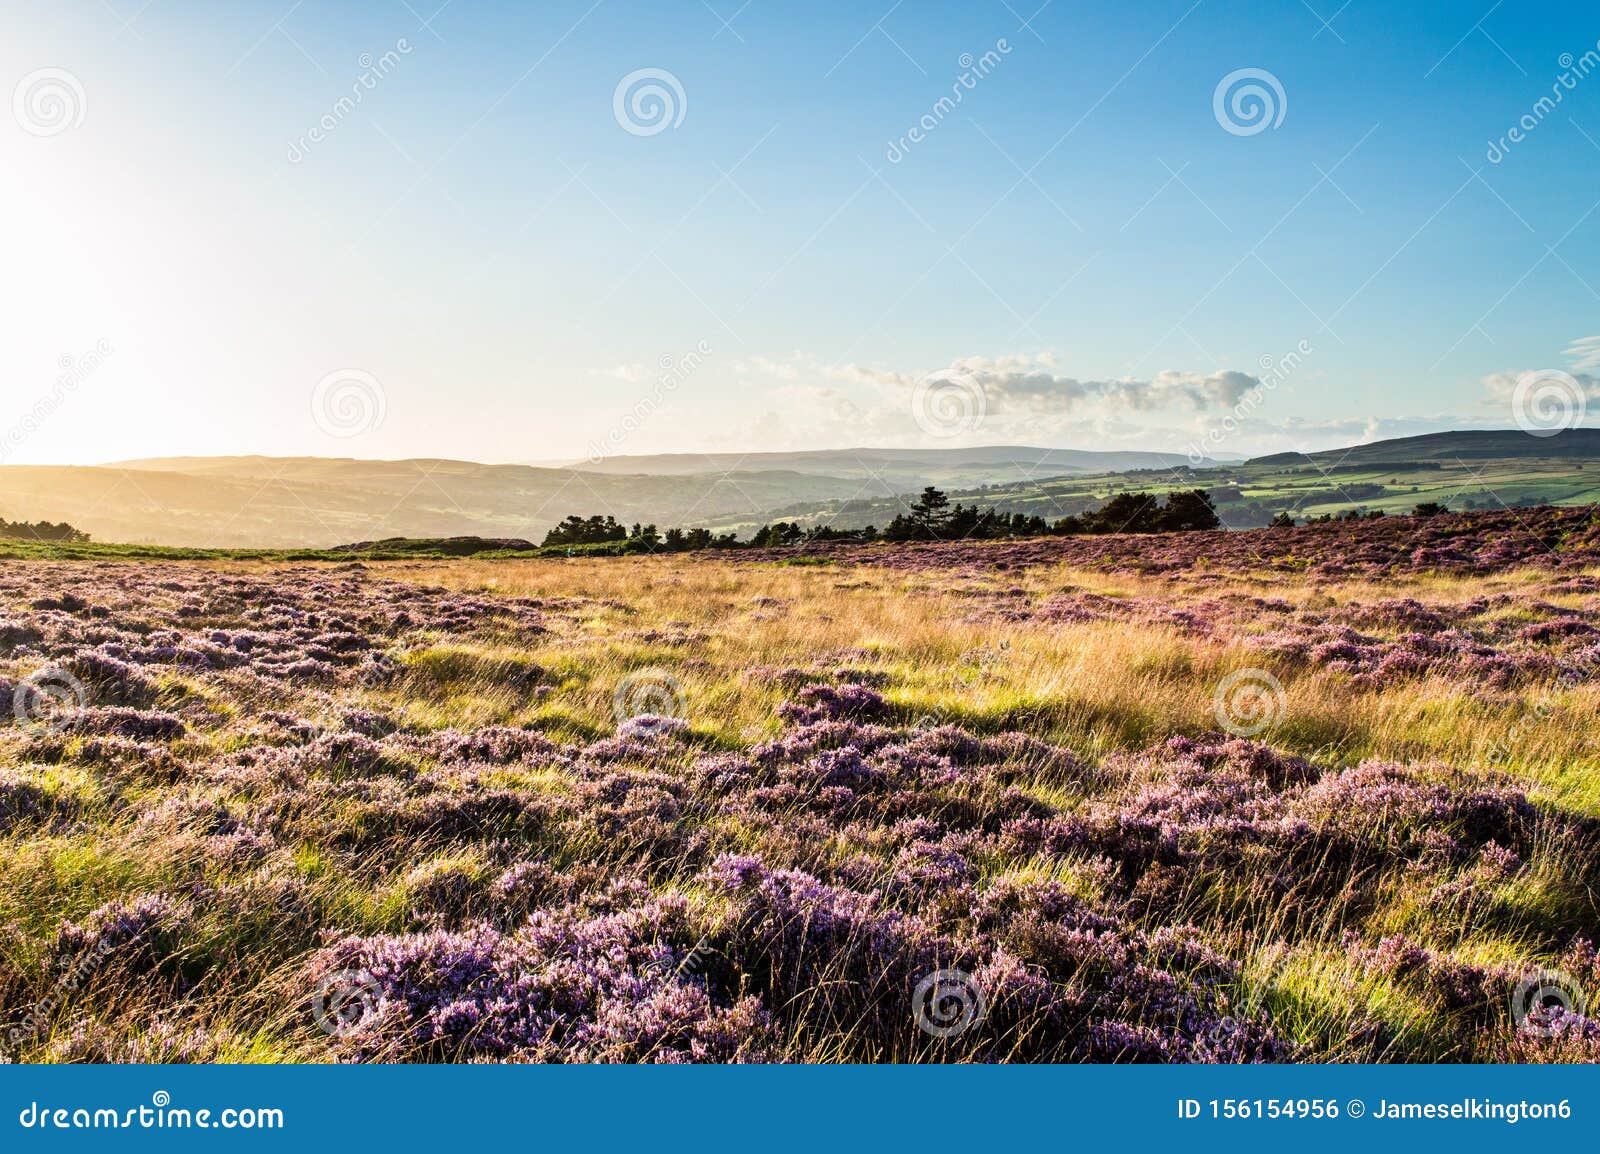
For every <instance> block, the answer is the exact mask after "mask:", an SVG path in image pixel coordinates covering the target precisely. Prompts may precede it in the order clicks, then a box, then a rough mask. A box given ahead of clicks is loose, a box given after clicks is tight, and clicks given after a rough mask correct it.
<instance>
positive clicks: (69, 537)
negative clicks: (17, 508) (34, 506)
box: [0, 517, 89, 544]
mask: <svg viewBox="0 0 1600 1154" xmlns="http://www.w3.org/2000/svg"><path fill="white" fill-rule="evenodd" d="M0 537H4V538H6V539H7V540H12V541H65V542H69V543H73V544H76V543H79V542H83V541H87V540H88V539H89V534H87V533H85V532H83V531H82V530H81V529H74V528H73V527H72V526H71V525H69V524H67V523H66V522H65V521H31V522H30V521H7V520H6V519H5V518H4V517H0Z"/></svg>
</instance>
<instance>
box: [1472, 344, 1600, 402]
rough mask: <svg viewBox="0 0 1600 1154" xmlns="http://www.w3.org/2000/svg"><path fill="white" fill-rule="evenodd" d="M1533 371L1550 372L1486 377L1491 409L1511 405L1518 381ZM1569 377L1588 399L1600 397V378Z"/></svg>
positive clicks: (1484, 381)
mask: <svg viewBox="0 0 1600 1154" xmlns="http://www.w3.org/2000/svg"><path fill="white" fill-rule="evenodd" d="M1588 339H1594V338H1588ZM1574 347H1576V346H1574ZM1568 351H1569V352H1570V351H1571V350H1570V349H1569V350H1568ZM1597 355H1600V354H1597ZM1531 371H1539V372H1545V371H1548V370H1543V369H1541V370H1529V369H1519V370H1518V371H1516V372H1514V373H1490V374H1489V375H1488V376H1486V377H1484V378H1483V388H1484V392H1485V394H1486V398H1487V402H1488V404H1489V406H1490V407H1491V408H1503V407H1504V406H1505V405H1507V404H1509V403H1510V401H1511V397H1512V394H1513V393H1514V392H1515V391H1516V388H1517V381H1518V380H1519V379H1520V378H1521V377H1523V376H1524V375H1526V374H1527V373H1528V372H1531ZM1568 375H1569V376H1570V377H1571V378H1572V379H1573V380H1574V381H1576V382H1577V383H1578V387H1579V388H1581V389H1582V390H1583V394H1584V396H1585V397H1586V398H1588V399H1589V400H1594V399H1595V398H1596V397H1600V377H1596V376H1593V375H1592V374H1590V373H1582V372H1579V373H1569V374H1568Z"/></svg>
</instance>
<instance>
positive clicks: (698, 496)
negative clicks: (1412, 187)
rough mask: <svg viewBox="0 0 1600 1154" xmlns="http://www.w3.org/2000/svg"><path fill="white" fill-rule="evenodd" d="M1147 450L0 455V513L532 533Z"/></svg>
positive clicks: (664, 519) (239, 542) (157, 540)
mask: <svg viewBox="0 0 1600 1154" xmlns="http://www.w3.org/2000/svg"><path fill="white" fill-rule="evenodd" d="M1156 459H1160V460H1167V459H1172V460H1177V459H1178V458H1169V457H1168V456H1167V455H1162V454H1151V453H1080V452H1075V451H1069V450H1050V449H1028V448H1021V447H1015V446H1002V447H987V448H978V449H960V450H929V451H918V450H870V449H862V450H841V451H838V452H819V453H752V454H749V455H748V456H743V457H741V456H738V455H733V454H716V455H703V454H684V455H674V456H669V457H634V458H613V459H611V460H609V461H603V462H600V463H599V465H596V466H592V467H591V466H588V465H584V466H582V467H539V466H532V465H488V464H480V463H478V462H474V461H457V460H448V459H435V458H416V459H408V460H398V461H366V460H356V459H352V458H337V457H262V456H235V457H162V458H151V459H145V460H135V461H121V462H116V463H113V464H109V465H100V466H21V465H10V466H4V467H0V517H8V518H10V519H13V520H16V519H25V520H29V521H37V520H49V521H67V522H70V523H71V524H73V525H76V526H77V527H79V528H80V529H83V530H85V531H86V532H88V533H90V534H91V535H92V536H93V537H94V538H95V539H97V540H101V541H126V542H134V543H150V544H161V545H189V546H210V547H249V546H259V547H273V548H279V547H285V548H287V547H295V546H318V547H328V546H333V545H339V544H343V543H346V542H350V541H358V540H374V539H378V538H384V537H430V538H432V537H455V536H467V535H471V536H482V537H499V538H529V539H532V540H535V541H537V540H539V539H541V538H542V537H543V535H544V533H545V532H546V530H548V529H549V528H550V527H551V526H553V525H554V524H555V523H556V522H558V521H560V520H561V519H562V518H563V517H565V516H567V515H568V514H572V513H577V514H582V515H590V514H596V513H599V514H610V515H611V516H614V517H616V518H617V520H619V521H621V522H623V523H624V524H631V523H633V522H635V521H642V522H654V523H656V524H658V525H660V526H662V527H666V526H670V525H679V524H691V523H694V522H695V521H697V520H699V519H702V518H706V517H717V518H731V519H734V520H739V521H745V520H755V521H759V520H761V519H762V518H763V517H764V515H765V514H766V512H767V511H768V510H771V509H775V508H778V507H780V506H783V507H787V506H791V505H795V504H796V503H799V504H800V505H801V506H802V507H804V508H807V509H816V508H821V507H827V506H829V505H831V504H835V503H839V502H845V501H849V500H852V499H855V500H863V499H872V498H885V497H891V496H892V495H894V494H897V493H901V492H911V491H915V490H918V489H920V488H922V487H923V486H924V485H929V484H938V485H945V486H955V485H981V484H988V483H992V482H996V481H1017V480H1022V479H1031V478H1036V477H1048V476H1054V475H1061V474H1065V473H1075V472H1081V471H1082V469H1084V468H1086V467H1088V466H1089V465H1090V464H1092V465H1093V466H1094V467H1096V468H1098V469H1102V470H1103V469H1105V468H1110V467H1128V466H1129V465H1132V464H1141V463H1146V462H1149V461H1151V460H1156Z"/></svg>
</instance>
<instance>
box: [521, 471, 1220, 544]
mask: <svg viewBox="0 0 1600 1154" xmlns="http://www.w3.org/2000/svg"><path fill="white" fill-rule="evenodd" d="M1221 524H1222V522H1221V521H1220V520H1219V519H1218V517H1217V510H1216V508H1215V506H1214V505H1213V504H1212V502H1211V495H1210V494H1209V493H1207V492H1206V490H1204V489H1188V490H1180V491H1177V492H1172V493H1168V494H1167V497H1166V501H1165V502H1163V501H1162V500H1161V498H1160V496H1159V495H1157V494H1150V493H1118V494H1117V495H1116V496H1114V497H1112V498H1111V499H1110V500H1109V501H1107V502H1106V503H1105V504H1104V505H1103V506H1101V507H1100V508H1099V509H1097V510H1094V511H1092V512H1085V513H1076V514H1072V515H1070V516H1066V517H1059V518H1057V519H1055V520H1053V521H1047V520H1045V518H1043V517H1041V516H1039V515H1038V514H1029V513H1004V512H1001V511H1000V510H998V509H994V508H980V507H979V506H977V505H963V504H961V503H960V502H957V503H956V504H954V505H952V504H951V503H950V498H949V497H948V496H947V495H946V494H945V493H943V492H941V491H940V490H939V489H937V488H936V487H934V486H933V485H929V486H928V487H927V488H925V489H923V490H922V493H921V495H920V496H919V497H918V498H917V500H916V502H915V503H914V504H913V505H911V506H909V507H908V508H907V509H906V511H905V512H903V513H899V514H897V515H896V516H895V518H894V519H893V520H892V521H890V522H889V524H888V525H886V526H885V527H884V528H883V529H882V531H880V530H878V528H877V527H876V526H873V525H867V526H865V527H864V528H861V529H835V528H832V527H831V526H827V525H822V526H818V527H816V528H810V529H808V528H805V527H803V526H801V525H800V524H799V522H796V521H777V522H774V523H772V524H768V525H762V526H761V527H760V528H758V529H757V530H756V531H755V532H754V533H753V534H752V535H751V537H750V539H749V540H748V541H741V540H740V539H739V538H738V536H737V535H736V534H734V533H712V532H711V530H709V529H668V530H667V531H666V532H665V533H661V532H660V531H658V530H657V528H656V527H655V526H654V525H645V524H639V523H635V524H634V525H632V526H624V525H623V524H622V523H621V522H620V521H618V520H617V519H616V518H615V517H602V516H598V515H597V516H592V517H579V516H576V515H573V516H569V517H567V518H565V519H564V520H563V521H562V522H561V523H560V524H559V525H557V526H556V527H555V528H553V529H551V530H550V531H549V532H548V533H546V534H545V538H544V542H543V544H544V546H545V547H546V548H560V547H563V546H565V547H566V548H568V549H579V548H581V549H584V550H585V551H606V552H609V551H612V550H613V549H614V550H617V551H626V552H634V551H648V552H655V551H658V550H660V551H666V552H673V553H677V552H686V551H688V550H692V549H762V548H771V547H773V546H782V545H798V544H801V543H803V542H811V541H845V542H852V541H853V542H867V541H966V540H995V539H1002V538H1014V537H1067V536H1074V535H1077V534H1083V533H1186V532H1192V531H1194V530H1198V529H1216V528H1218V527H1220V526H1221ZM607 546H609V547H610V549H607V548H605V547H607Z"/></svg>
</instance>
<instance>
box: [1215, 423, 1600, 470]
mask: <svg viewBox="0 0 1600 1154" xmlns="http://www.w3.org/2000/svg"><path fill="white" fill-rule="evenodd" d="M1517 458H1530V459H1535V458H1542V459H1567V460H1600V429H1566V430H1564V431H1562V432H1559V433H1555V434H1553V435H1551V436H1548V437H1535V436H1532V435H1531V434H1528V433H1524V432H1523V431H1522V430H1520V429H1463V430H1460V431H1456V432H1449V433H1424V434H1422V435H1420V436H1416V437H1396V438H1394V439H1392V440H1388V441H1374V442H1372V443H1371V444H1370V445H1353V446H1351V447H1350V448H1347V449H1328V450H1325V451H1324V452H1320V453H1273V454H1272V455H1270V456H1266V457H1252V458H1251V459H1250V460H1249V461H1247V462H1245V463H1246V464H1248V465H1258V466H1267V467H1272V468H1279V467H1284V466H1294V465H1313V464H1320V465H1323V466H1324V467H1326V466H1328V465H1332V464H1335V463H1338V464H1343V465H1365V464H1373V463H1379V462H1382V463H1392V462H1398V461H1440V462H1449V461H1457V460H1460V461H1483V460H1514V459H1517Z"/></svg>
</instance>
